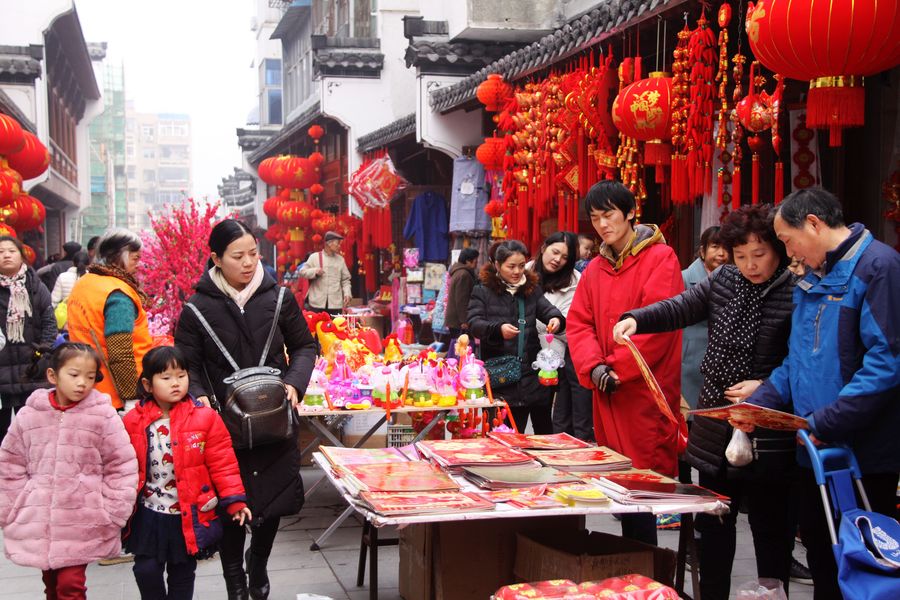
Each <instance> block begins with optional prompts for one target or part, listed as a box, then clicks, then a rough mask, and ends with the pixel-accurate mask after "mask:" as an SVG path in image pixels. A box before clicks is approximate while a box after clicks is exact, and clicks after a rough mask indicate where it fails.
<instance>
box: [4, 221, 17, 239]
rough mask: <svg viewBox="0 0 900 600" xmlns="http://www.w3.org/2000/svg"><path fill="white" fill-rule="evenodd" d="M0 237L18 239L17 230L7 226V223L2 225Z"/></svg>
mask: <svg viewBox="0 0 900 600" xmlns="http://www.w3.org/2000/svg"><path fill="white" fill-rule="evenodd" d="M0 235H8V236H10V237H16V230H15V229H13V228H12V227H10V226H9V225H7V224H6V223H0Z"/></svg>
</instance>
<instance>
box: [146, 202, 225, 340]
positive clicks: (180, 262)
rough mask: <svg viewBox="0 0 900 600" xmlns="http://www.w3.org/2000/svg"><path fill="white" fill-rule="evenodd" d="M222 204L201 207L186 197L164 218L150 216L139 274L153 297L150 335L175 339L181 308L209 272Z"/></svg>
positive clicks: (150, 310) (161, 216)
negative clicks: (211, 240) (211, 245)
mask: <svg viewBox="0 0 900 600" xmlns="http://www.w3.org/2000/svg"><path fill="white" fill-rule="evenodd" d="M218 210H219V203H218V202H216V203H214V204H200V203H198V202H197V201H195V200H194V199H193V198H186V199H185V200H184V202H183V203H182V204H180V205H171V206H169V207H168V210H167V212H165V213H164V214H162V215H157V216H153V215H151V216H150V227H151V229H152V231H150V232H147V233H145V234H144V235H143V236H142V237H143V242H144V249H143V252H142V258H141V265H140V268H139V271H138V274H139V277H140V280H141V282H142V284H143V288H144V291H145V292H146V293H147V295H148V296H149V297H150V302H151V304H150V307H149V309H148V310H147V316H148V319H149V321H150V333H151V334H152V335H154V336H163V337H164V336H172V335H174V333H175V325H176V324H177V323H178V317H179V315H180V314H181V308H182V307H183V306H184V303H185V302H186V301H187V299H188V298H190V297H191V295H192V294H193V287H194V285H195V284H196V283H197V282H198V281H199V280H200V276H201V275H203V272H204V270H205V269H206V260H207V258H208V257H209V246H208V240H209V233H210V231H211V230H212V228H213V225H214V224H215V223H216V222H217V221H218V218H217V213H218Z"/></svg>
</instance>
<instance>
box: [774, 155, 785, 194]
mask: <svg viewBox="0 0 900 600" xmlns="http://www.w3.org/2000/svg"><path fill="white" fill-rule="evenodd" d="M783 199H784V163H781V162H777V163H775V204H778V203H779V202H781V201H782V200H783Z"/></svg>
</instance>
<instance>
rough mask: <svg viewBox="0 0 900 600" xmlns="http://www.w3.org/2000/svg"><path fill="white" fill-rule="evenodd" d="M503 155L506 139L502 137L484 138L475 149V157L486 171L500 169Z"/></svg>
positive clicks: (501, 168) (504, 154)
mask: <svg viewBox="0 0 900 600" xmlns="http://www.w3.org/2000/svg"><path fill="white" fill-rule="evenodd" d="M505 156H506V140H505V139H503V138H497V137H489V138H484V143H483V144H481V145H480V146H478V149H477V150H475V158H477V159H478V162H480V163H481V164H482V165H484V168H485V170H487V171H502V170H503V159H504V157H505Z"/></svg>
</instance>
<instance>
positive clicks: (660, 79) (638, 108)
mask: <svg viewBox="0 0 900 600" xmlns="http://www.w3.org/2000/svg"><path fill="white" fill-rule="evenodd" d="M612 120H613V124H614V125H615V126H616V128H617V129H618V130H619V131H621V132H622V133H624V134H625V135H626V136H628V137H632V138H634V139H636V140H639V141H642V142H647V143H646V145H645V146H644V162H645V163H646V164H648V165H668V164H670V163H671V148H670V146H669V144H667V143H666V141H667V140H669V139H671V136H672V78H671V77H668V76H667V74H666V73H663V72H661V71H656V72H653V73H650V77H649V78H648V79H641V80H638V81H635V82H634V83H632V84H631V85H629V86H627V87H626V88H624V89H623V90H622V91H621V92H619V95H618V96H616V99H615V100H614V101H613V106H612Z"/></svg>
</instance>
